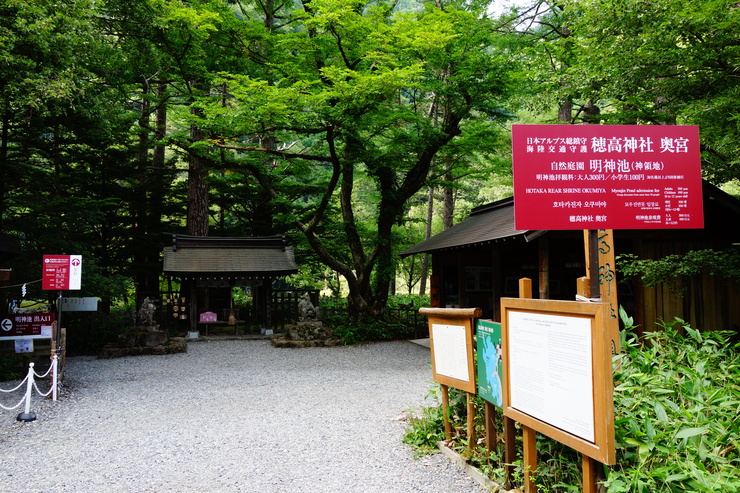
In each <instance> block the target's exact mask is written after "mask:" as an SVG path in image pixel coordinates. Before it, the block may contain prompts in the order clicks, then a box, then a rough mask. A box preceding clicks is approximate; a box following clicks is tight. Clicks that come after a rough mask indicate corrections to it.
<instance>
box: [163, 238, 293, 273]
mask: <svg viewBox="0 0 740 493" xmlns="http://www.w3.org/2000/svg"><path fill="white" fill-rule="evenodd" d="M163 271H164V273H165V274H169V275H171V276H173V277H179V278H181V279H203V278H215V277H224V278H251V279H263V278H271V277H280V276H286V275H290V274H295V273H296V272H298V266H297V265H296V263H295V259H294V256H293V249H292V248H290V247H288V246H286V244H285V239H284V238H283V237H282V236H263V237H253V238H234V237H210V236H183V235H172V246H171V247H166V248H165V249H164V266H163Z"/></svg>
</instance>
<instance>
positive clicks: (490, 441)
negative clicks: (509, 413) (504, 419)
mask: <svg viewBox="0 0 740 493" xmlns="http://www.w3.org/2000/svg"><path fill="white" fill-rule="evenodd" d="M485 413H486V414H485V422H486V452H488V456H489V457H490V456H491V453H492V452H493V451H494V450H496V445H497V442H498V433H497V428H496V425H497V423H496V409H495V407H494V405H493V404H491V403H490V402H488V401H486V404H485Z"/></svg>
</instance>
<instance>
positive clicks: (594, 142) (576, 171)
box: [512, 125, 704, 230]
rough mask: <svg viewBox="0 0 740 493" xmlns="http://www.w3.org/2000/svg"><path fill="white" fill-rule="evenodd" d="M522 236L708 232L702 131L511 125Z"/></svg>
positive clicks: (688, 128) (689, 128)
mask: <svg viewBox="0 0 740 493" xmlns="http://www.w3.org/2000/svg"><path fill="white" fill-rule="evenodd" d="M512 149H513V170H514V217H515V223H516V224H515V225H516V229H518V230H535V229H554V230H558V229H673V228H703V227H704V212H703V207H702V183H701V162H700V152H699V127H697V126H679V125H514V126H513V127H512Z"/></svg>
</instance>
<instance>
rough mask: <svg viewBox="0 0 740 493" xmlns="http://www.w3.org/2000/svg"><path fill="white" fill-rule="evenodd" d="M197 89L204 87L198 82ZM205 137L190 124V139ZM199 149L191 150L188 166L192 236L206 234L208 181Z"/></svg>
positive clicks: (189, 211) (197, 139)
mask: <svg viewBox="0 0 740 493" xmlns="http://www.w3.org/2000/svg"><path fill="white" fill-rule="evenodd" d="M196 87H197V89H198V90H203V91H204V90H205V88H204V87H203V86H202V85H200V84H198V85H196ZM190 113H191V114H192V115H200V111H199V110H198V109H191V110H190ZM204 139H205V133H204V132H203V130H201V129H200V128H199V127H198V126H197V125H195V124H193V125H191V126H190V141H191V142H193V143H195V142H200V141H202V140H204ZM199 152H200V151H197V150H195V151H192V152H191V154H190V163H189V167H188V222H187V231H188V234H190V235H194V236H208V183H207V181H206V177H207V174H208V173H207V161H206V160H205V159H203V158H202V157H200V156H199V155H198V153H199Z"/></svg>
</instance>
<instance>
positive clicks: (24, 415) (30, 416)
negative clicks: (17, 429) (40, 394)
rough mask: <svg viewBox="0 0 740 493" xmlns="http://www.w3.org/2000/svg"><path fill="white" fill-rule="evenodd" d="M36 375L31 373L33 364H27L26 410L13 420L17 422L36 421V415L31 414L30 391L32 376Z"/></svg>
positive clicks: (32, 382)
mask: <svg viewBox="0 0 740 493" xmlns="http://www.w3.org/2000/svg"><path fill="white" fill-rule="evenodd" d="M35 374H36V372H35V371H33V363H29V364H28V378H26V408H25V411H23V412H22V413H20V414H19V415H18V416H17V417H16V418H15V419H16V420H18V421H34V420H35V419H36V413H32V412H31V389H33V386H34V385H35V384H34V381H33V376H34V375H35Z"/></svg>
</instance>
